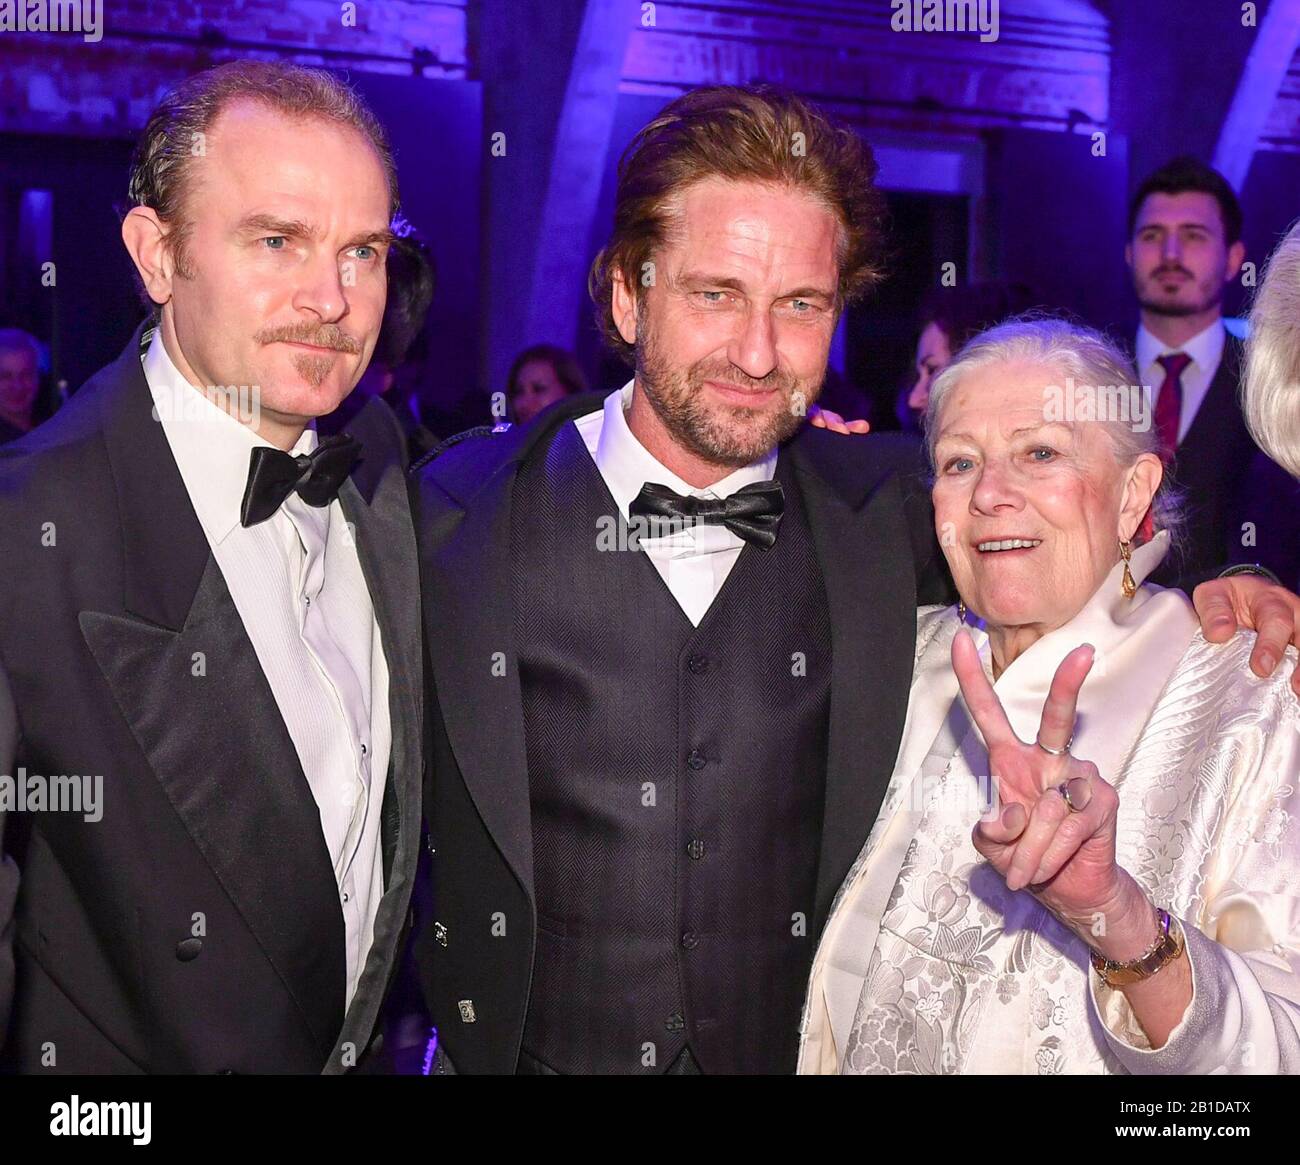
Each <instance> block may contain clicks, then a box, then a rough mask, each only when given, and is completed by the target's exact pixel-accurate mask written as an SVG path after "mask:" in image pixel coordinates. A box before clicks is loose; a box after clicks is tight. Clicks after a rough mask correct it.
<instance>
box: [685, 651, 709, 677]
mask: <svg viewBox="0 0 1300 1165" xmlns="http://www.w3.org/2000/svg"><path fill="white" fill-rule="evenodd" d="M686 666H687V668H689V669H690V672H691V674H692V675H696V676H698V675H703V674H704V673H705V672H706V671H708V670H709V657H708V656H707V655H692V656H691V658H690V659H688V660H687V661H686Z"/></svg>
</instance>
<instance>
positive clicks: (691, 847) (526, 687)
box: [511, 424, 831, 1073]
mask: <svg viewBox="0 0 1300 1165" xmlns="http://www.w3.org/2000/svg"><path fill="white" fill-rule="evenodd" d="M777 478H778V480H780V481H781V482H782V485H783V486H784V488H785V496H786V512H785V517H784V519H783V521H782V524H781V527H780V535H779V537H778V538H777V541H776V545H775V546H774V547H773V548H771V549H770V550H765V551H764V550H759V549H758V548H756V547H754V546H746V547H745V549H744V550H743V551H742V552H741V554H740V557H739V558H738V560H737V561H736V563H735V565H734V566H733V568H732V570H731V572H730V574H729V575H728V577H727V580H726V583H725V585H724V586H723V588H722V590H721V591H720V592H719V594H718V596H717V598H716V599H715V600H714V602H713V605H712V606H711V607H710V608H709V610H708V612H707V613H706V615H705V616H704V618H703V620H702V621H701V623H700V626H699V627H698V628H695V627H693V626H692V625H691V623H690V620H689V619H687V617H686V616H685V614H684V613H683V612H682V610H681V608H680V607H679V606H678V604H677V601H676V600H675V599H674V598H673V596H672V594H671V592H670V591H669V590H668V588H667V586H666V585H665V583H664V582H663V580H662V579H661V578H660V576H659V574H658V572H657V571H656V569H655V567H654V564H653V563H652V562H651V561H650V560H649V558H648V557H647V556H646V555H645V554H644V553H643V552H640V551H637V550H631V549H625V548H623V547H625V546H626V545H627V539H626V527H625V526H622V520H621V517H620V516H619V515H618V510H617V507H616V506H615V504H614V501H613V499H612V497H611V496H610V494H609V491H608V489H607V488H606V486H605V483H604V481H603V479H602V478H601V477H600V474H599V471H598V470H597V469H596V466H595V463H594V462H593V461H592V459H591V456H590V455H589V454H588V452H587V450H586V448H585V446H584V445H583V443H582V438H581V437H580V435H579V434H578V432H577V430H576V429H575V428H574V427H573V426H572V425H567V424H566V425H564V426H563V427H561V428H560V429H559V430H558V431H557V434H556V437H555V439H554V440H553V442H552V444H551V446H550V448H549V449H548V450H547V451H546V454H545V456H538V457H535V458H533V459H532V460H531V462H530V463H529V464H528V465H527V466H525V467H524V468H523V470H522V471H521V473H520V475H519V478H518V481H517V483H516V486H515V494H514V501H513V505H512V515H513V517H512V530H511V548H512V560H513V562H514V564H515V573H514V580H513V591H514V631H515V637H516V645H517V649H518V656H519V668H520V681H521V685H522V692H523V708H524V725H525V738H526V744H527V752H528V773H529V786H530V793H531V804H532V830H533V861H534V889H535V894H536V901H537V910H538V920H537V925H538V930H537V943H536V954H535V959H534V966H533V976H532V987H531V994H530V998H529V1007H528V1015H527V1020H526V1025H525V1031H524V1040H523V1047H524V1050H525V1052H526V1053H527V1054H528V1055H529V1056H531V1057H534V1058H535V1059H537V1060H540V1061H541V1062H542V1063H543V1064H544V1065H547V1066H549V1067H551V1068H553V1069H555V1070H558V1071H560V1072H601V1073H604V1072H656V1071H658V1072H662V1071H664V1069H665V1068H667V1067H668V1066H669V1065H671V1064H673V1062H674V1061H676V1060H677V1058H678V1057H679V1056H680V1055H681V1054H682V1052H683V1049H686V1048H688V1047H689V1051H690V1053H691V1054H692V1055H693V1056H694V1058H695V1060H696V1061H697V1062H698V1064H699V1065H700V1066H701V1067H702V1068H703V1070H704V1071H706V1072H789V1071H792V1070H793V1068H794V1063H795V1055H796V1049H797V1042H798V1035H797V1033H798V1024H799V1013H800V1008H801V1006H802V1001H803V994H804V987H805V984H806V981H807V974H808V970H809V966H810V963H811V958H812V946H813V936H812V935H811V934H810V933H809V932H810V929H811V922H810V920H811V917H812V914H813V909H814V905H813V898H814V888H815V881H816V869H817V857H818V846H819V840H820V831H821V821H822V802H823V793H824V786H825V773H826V737H827V719H828V709H829V697H830V693H829V683H830V663H831V638H830V623H829V617H828V613H827V604H826V597H825V593H824V589H823V586H822V579H821V570H820V567H819V565H818V562H817V558H816V553H815V550H814V547H813V542H812V535H811V530H810V528H809V526H808V521H807V517H806V515H805V513H804V510H803V507H802V504H801V502H800V498H799V493H798V488H797V486H796V484H795V482H794V474H793V472H791V470H790V467H789V463H788V459H787V458H786V457H785V456H784V455H782V457H781V458H780V459H779V461H778V465H777ZM620 527H621V532H620ZM633 544H635V541H634V540H633Z"/></svg>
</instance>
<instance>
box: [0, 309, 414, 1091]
mask: <svg viewBox="0 0 1300 1165" xmlns="http://www.w3.org/2000/svg"><path fill="white" fill-rule="evenodd" d="M139 336H140V333H139V332H137V333H136V337H135V338H133V339H132V341H131V343H130V344H128V345H127V347H126V350H125V351H124V352H123V353H122V355H121V356H120V357H119V358H118V360H117V361H116V362H115V363H113V364H111V365H109V366H108V367H107V368H105V369H104V370H102V371H101V372H100V373H99V374H98V375H97V376H96V377H95V378H94V379H93V380H92V381H90V382H89V383H88V384H87V385H86V387H85V388H83V389H82V390H81V391H80V392H78V393H77V394H76V396H75V397H74V398H73V399H72V401H71V402H70V403H69V404H68V405H67V406H66V407H65V408H64V409H63V410H61V411H60V412H59V414H58V415H57V416H56V417H55V418H54V419H53V420H51V421H50V422H49V423H48V424H46V425H44V426H42V427H41V428H40V429H38V430H36V431H35V432H34V433H32V434H31V435H30V436H29V437H27V438H26V439H24V440H23V441H20V442H18V443H17V444H15V445H11V446H7V447H5V448H4V449H3V450H0V592H2V593H3V595H4V606H3V609H2V613H0V670H2V671H3V673H4V675H5V676H7V680H8V686H9V687H10V689H11V690H12V695H13V706H14V708H15V710H16V717H17V730H18V739H17V745H16V749H14V750H11V753H12V754H13V755H12V765H16V766H21V767H22V768H25V769H26V770H27V772H28V773H37V774H42V775H50V774H98V775H101V776H102V778H103V805H102V819H101V820H99V821H86V820H84V818H83V815H81V814H74V813H54V812H28V813H21V814H16V815H15V814H10V816H9V820H8V821H7V822H4V823H3V824H4V825H5V827H6V828H5V834H4V840H5V847H6V848H7V849H9V850H10V851H11V854H12V857H13V858H14V859H16V861H17V865H18V868H19V871H20V879H19V883H18V897H17V906H16V915H15V918H14V920H13V930H14V951H13V954H14V962H15V964H16V967H15V970H16V984H15V987H14V991H13V999H12V1017H11V1020H10V1025H9V1032H8V1039H7V1042H6V1043H5V1044H4V1052H3V1060H4V1064H5V1067H6V1068H7V1069H9V1070H17V1071H50V1070H55V1071H60V1072H168V1073H173V1072H241V1073H243V1072H295V1073H306V1072H311V1073H315V1072H321V1071H325V1072H339V1071H345V1070H347V1069H348V1068H349V1067H350V1066H351V1065H352V1064H354V1063H361V1062H362V1061H363V1057H364V1055H365V1053H366V1052H367V1049H368V1048H370V1047H371V1044H372V1036H373V1035H374V1033H375V1031H376V1027H377V1019H378V1016H379V1013H380V1007H381V1003H382V1001H383V998H384V996H385V993H386V990H387V987H388V984H389V981H390V978H391V976H392V972H393V969H394V966H395V963H396V959H397V956H398V953H399V949H400V946H401V944H402V940H403V937H404V935H405V933H406V931H407V929H408V928H407V920H408V911H409V898H410V890H411V883H412V880H413V876H414V871H415V865H416V859H417V857H418V853H419V833H420V803H419V797H420V786H421V783H422V725H421V716H422V686H423V685H422V679H423V672H422V660H421V657H420V649H419V634H420V625H419V622H420V621H419V610H418V586H417V578H418V571H417V564H416V557H415V542H414V531H413V529H412V526H411V520H410V508H409V503H408V492H407V487H406V474H405V460H404V450H403V439H402V434H401V430H400V428H399V427H398V426H397V424H396V422H395V420H394V418H393V417H392V414H391V412H390V411H389V410H388V409H387V407H386V406H384V405H382V404H380V403H374V404H372V405H371V406H369V407H368V408H367V409H366V410H365V411H364V412H363V413H362V414H360V415H359V416H358V417H357V423H356V424H355V425H354V426H353V427H352V431H353V433H354V435H355V436H356V437H357V438H358V440H360V441H361V443H362V446H363V451H364V452H363V458H362V460H361V462H360V463H359V465H358V467H357V468H356V469H355V470H354V472H353V474H352V477H351V479H350V480H349V481H348V482H345V484H344V488H343V490H342V492H341V494H340V501H341V504H342V506H343V508H344V512H345V513H346V515H347V517H348V519H349V521H351V522H352V523H353V524H354V526H355V531H356V538H357V545H358V550H359V556H360V560H361V565H362V568H363V570H364V572H365V577H366V580H367V583H368V584H369V588H370V593H371V596H372V599H373V602H374V608H375V613H376V616H377V619H378V623H379V627H380V631H381V635H382V639H383V644H384V650H385V654H386V656H387V661H388V668H389V672H390V676H391V685H390V686H391V691H390V713H391V717H392V730H393V743H392V754H391V761H390V766H389V772H388V778H387V786H386V795H385V798H384V803H383V828H382V845H381V848H382V853H383V865H384V872H385V893H384V895H383V898H382V900H381V902H380V904H379V909H378V916H377V918H376V920H375V928H374V942H373V946H372V948H371V951H370V955H369V958H368V960H367V962H366V965H365V968H364V970H363V972H362V977H361V980H360V984H359V987H358V990H357V992H356V995H355V997H354V999H353V1001H352V1005H351V1007H350V1008H349V1009H348V1011H347V1014H346V1016H345V1014H344V998H345V973H346V972H345V967H346V962H345V955H344V925H343V916H342V912H341V908H340V905H339V901H338V891H337V887H336V882H335V878H334V872H333V869H332V863H331V861H330V858H329V854H328V851H327V849H326V846H325V841H324V837H323V835H322V832H321V824H320V814H319V811H318V809H317V806H316V802H315V801H314V799H313V797H312V794H311V790H310V788H309V787H308V784H307V780H306V778H305V776H304V775H303V772H302V768H301V766H300V763H299V761H298V756H297V753H296V751H295V749H294V746H293V742H292V740H291V738H290V736H289V733H288V730H287V728H286V727H285V725H284V721H283V719H282V718H281V716H280V713H279V710H278V708H277V707H276V704H275V699H274V697H273V696H272V694H271V690H270V687H269V686H268V684H267V681H266V678H265V676H264V674H263V672H262V669H261V667H260V665H259V663H258V660H257V656H256V654H255V653H254V649H253V645H252V643H251V641H250V640H249V638H248V635H247V633H246V632H245V630H244V626H243V623H242V622H241V620H240V617H239V614H238V612H237V611H236V608H235V605H234V602H233V600H232V599H231V597H230V592H229V590H228V589H227V587H226V584H225V581H224V579H223V578H222V575H221V572H220V570H219V569H218V567H217V565H216V562H215V560H214V559H213V557H212V554H211V552H210V550H209V547H208V543H207V539H206V537H205V535H204V533H203V530H202V528H201V526H200V525H199V521H198V518H197V517H196V516H195V513H194V510H193V507H192V506H191V504H190V501H189V497H188V495H187V493H186V490H185V486H184V483H183V481H182V479H181V476H180V472H179V470H178V469H177V467H176V463H175V461H174V459H173V457H172V454H171V450H170V447H169V446H168V444H167V440H166V437H165V435H164V433H163V430H162V426H161V425H160V424H158V423H157V422H156V421H155V420H154V419H153V418H152V407H153V404H152V399H151V396H150V393H149V389H148V386H147V384H146V382H145V379H144V374H143V371H142V369H141V366H140V357H139V346H138V345H139ZM0 735H2V734H0ZM14 771H15V769H14V768H13V767H12V766H11V755H5V756H3V757H0V772H7V773H12V772H14ZM3 882H4V867H0V883H3ZM2 889H3V888H2V886H0V905H3V902H2V900H3V898H4V894H3V892H2ZM4 921H5V920H4V918H3V917H2V916H0V924H2V923H3V922H4ZM3 931H4V927H3V925H0V933H3ZM3 972H4V966H3V962H2V961H0V987H3V986H4V973H3ZM5 1002H6V1001H4V1000H0V1014H3V1011H4V1003H5ZM371 1050H373V1048H371ZM371 1062H373V1060H372V1061H371Z"/></svg>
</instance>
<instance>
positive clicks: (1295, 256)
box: [1241, 222, 1300, 477]
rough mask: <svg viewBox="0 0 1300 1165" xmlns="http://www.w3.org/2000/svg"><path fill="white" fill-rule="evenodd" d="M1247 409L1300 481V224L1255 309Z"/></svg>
mask: <svg viewBox="0 0 1300 1165" xmlns="http://www.w3.org/2000/svg"><path fill="white" fill-rule="evenodd" d="M1241 407H1242V412H1244V413H1245V415H1246V423H1247V424H1248V425H1249V426H1250V431H1251V433H1252V435H1253V436H1254V438H1255V441H1256V443H1257V444H1258V445H1259V447H1260V448H1261V449H1263V450H1264V452H1265V453H1267V454H1268V455H1269V456H1270V457H1271V458H1272V459H1273V460H1274V461H1276V462H1277V463H1278V464H1279V465H1281V466H1283V467H1284V468H1285V469H1286V470H1287V471H1288V472H1289V473H1291V474H1293V475H1294V476H1295V477H1300V222H1297V223H1296V224H1295V225H1293V226H1292V227H1291V230H1290V231H1289V232H1288V234H1287V236H1286V238H1284V239H1283V240H1282V241H1281V242H1280V243H1279V244H1278V245H1277V249H1276V250H1275V251H1274V252H1273V254H1272V256H1271V257H1270V259H1269V261H1268V267H1267V268H1266V269H1265V271H1264V278H1263V279H1262V280H1261V281H1260V284H1259V290H1258V291H1257V292H1256V293H1255V300H1254V303H1252V304H1251V308H1250V338H1249V339H1248V340H1247V341H1246V365H1245V373H1244V378H1243V381H1242V388H1241Z"/></svg>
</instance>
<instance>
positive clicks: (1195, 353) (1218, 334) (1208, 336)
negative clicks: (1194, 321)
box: [1136, 316, 1228, 388]
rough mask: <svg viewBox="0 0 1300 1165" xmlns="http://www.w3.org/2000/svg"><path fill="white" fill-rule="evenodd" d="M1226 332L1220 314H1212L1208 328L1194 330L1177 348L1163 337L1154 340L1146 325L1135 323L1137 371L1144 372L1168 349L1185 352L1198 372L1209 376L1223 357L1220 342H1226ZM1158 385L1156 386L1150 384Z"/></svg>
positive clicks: (1165, 353)
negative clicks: (1136, 329)
mask: <svg viewBox="0 0 1300 1165" xmlns="http://www.w3.org/2000/svg"><path fill="white" fill-rule="evenodd" d="M1227 336H1228V332H1227V329H1226V328H1225V327H1224V326H1223V317H1222V316H1216V317H1215V319H1214V322H1213V323H1211V324H1210V325H1209V326H1208V327H1206V328H1203V329H1202V330H1201V331H1199V332H1197V333H1196V335H1194V336H1193V337H1192V338H1191V339H1190V340H1188V341H1187V343H1186V344H1183V345H1182V346H1181V347H1172V346H1170V345H1169V344H1166V343H1165V342H1164V341H1163V340H1159V339H1157V338H1156V337H1155V336H1154V335H1152V333H1151V332H1149V331H1148V330H1147V326H1146V324H1139V325H1138V334H1137V353H1136V354H1137V365H1138V372H1139V374H1141V373H1143V372H1144V371H1147V370H1149V369H1150V368H1151V366H1152V365H1153V364H1155V362H1156V359H1157V357H1160V356H1165V355H1168V354H1169V353H1171V352H1186V353H1187V355H1188V356H1190V357H1191V358H1192V363H1193V364H1194V365H1195V366H1196V368H1197V370H1198V371H1203V372H1205V373H1207V374H1210V375H1212V374H1213V373H1214V371H1215V369H1217V368H1218V367H1219V361H1220V360H1221V359H1222V357H1223V345H1224V343H1225V342H1226V341H1227ZM1152 387H1154V388H1159V385H1158V384H1157V385H1153V386H1152Z"/></svg>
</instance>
